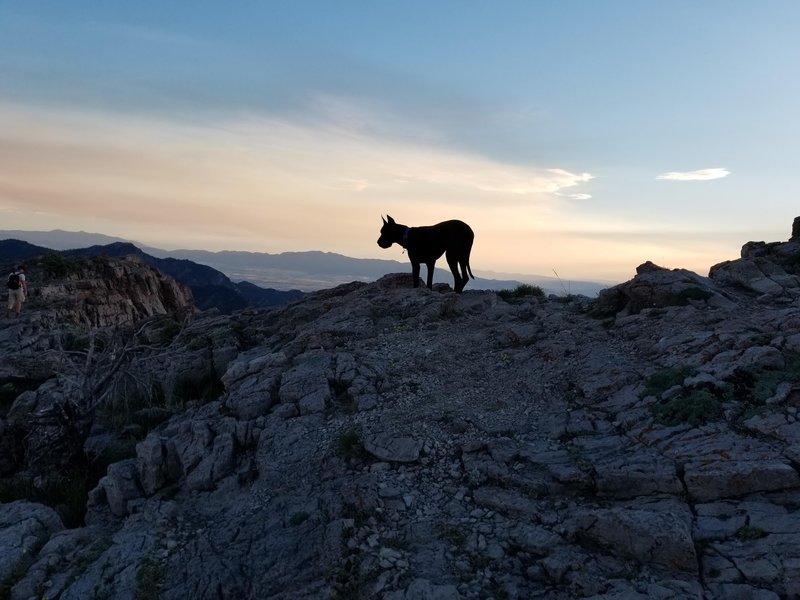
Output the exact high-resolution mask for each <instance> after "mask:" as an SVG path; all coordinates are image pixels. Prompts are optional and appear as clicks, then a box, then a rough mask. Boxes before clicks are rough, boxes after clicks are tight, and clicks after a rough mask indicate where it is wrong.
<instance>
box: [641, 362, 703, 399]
mask: <svg viewBox="0 0 800 600" xmlns="http://www.w3.org/2000/svg"><path fill="white" fill-rule="evenodd" d="M694 374H695V370H694V369H693V368H691V367H686V366H681V367H669V368H667V369H662V370H661V371H658V372H657V373H653V374H652V375H650V377H648V378H647V379H646V380H645V382H644V394H645V396H660V395H661V394H663V393H664V392H666V391H667V390H668V389H670V388H671V387H674V386H676V385H681V384H682V383H683V380H684V379H686V378H687V377H691V376H692V375H694Z"/></svg>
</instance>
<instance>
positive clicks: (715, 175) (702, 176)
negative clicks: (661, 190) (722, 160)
mask: <svg viewBox="0 0 800 600" xmlns="http://www.w3.org/2000/svg"><path fill="white" fill-rule="evenodd" d="M730 174H731V172H730V171H728V169H725V168H722V167H715V168H713V169H698V170H697V171H670V172H669V173H662V174H661V175H659V176H658V177H656V179H667V180H669V181H710V180H712V179H722V178H723V177H727V176H728V175H730Z"/></svg>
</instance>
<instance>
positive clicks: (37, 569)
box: [0, 222, 800, 600]
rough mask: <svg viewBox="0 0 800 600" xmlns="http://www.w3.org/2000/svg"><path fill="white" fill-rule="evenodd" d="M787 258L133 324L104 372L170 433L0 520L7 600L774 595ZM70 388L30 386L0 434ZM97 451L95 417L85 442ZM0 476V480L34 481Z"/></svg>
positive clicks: (320, 299) (794, 545)
mask: <svg viewBox="0 0 800 600" xmlns="http://www.w3.org/2000/svg"><path fill="white" fill-rule="evenodd" d="M795 228H796V229H797V222H796V225H795ZM797 243H798V242H797V235H796V232H795V231H793V236H792V239H790V240H789V241H788V242H783V243H776V244H763V243H749V244H746V245H745V247H744V249H743V253H742V258H740V259H737V260H735V261H729V262H728V263H723V264H722V265H717V266H715V267H714V268H712V270H711V272H710V274H709V277H707V278H706V277H701V276H699V275H697V274H694V273H691V272H689V271H685V270H680V269H676V270H667V269H662V268H660V267H657V266H656V265H653V264H652V263H645V264H644V265H642V266H640V268H639V269H638V273H637V276H636V277H634V279H632V280H631V281H630V282H627V283H625V284H622V285H620V286H617V287H615V288H611V289H609V290H607V291H605V292H603V293H602V294H601V295H600V297H599V298H597V299H596V300H590V299H588V298H583V297H561V298H557V297H550V298H541V297H535V296H527V297H522V298H517V299H511V300H510V301H505V300H503V299H502V298H501V297H499V296H498V295H497V294H495V293H494V292H484V291H475V290H467V291H466V292H465V293H463V294H461V295H455V294H452V293H451V292H449V291H448V290H447V289H445V288H444V287H440V288H439V289H435V290H434V291H432V292H431V291H428V290H426V289H424V288H420V289H412V288H411V287H410V283H411V282H410V279H409V276H408V275H390V276H386V277H384V278H382V279H380V280H378V281H376V282H374V283H370V284H362V283H353V284H349V285H344V286H339V287H337V288H334V289H331V290H324V291H321V292H318V293H315V294H312V295H310V296H309V297H307V298H305V299H303V300H301V301H299V302H296V303H293V304H291V305H288V306H285V307H276V308H272V309H265V310H248V311H243V312H240V313H235V314H234V315H232V316H222V315H218V314H199V315H197V316H195V317H194V318H193V319H192V320H191V322H188V323H186V324H185V325H184V326H183V328H182V329H181V330H180V331H179V332H177V333H176V334H175V335H174V337H172V338H171V339H169V340H161V341H158V340H157V338H158V331H160V329H159V326H158V325H157V324H152V323H151V324H150V325H149V328H148V327H144V329H141V327H142V326H140V331H141V332H142V335H144V336H145V337H146V338H147V343H146V344H144V346H145V347H144V348H142V347H141V345H140V346H136V348H134V347H130V350H129V355H130V356H132V357H135V358H136V360H137V361H138V362H136V363H135V365H136V368H135V370H136V372H137V373H138V374H139V375H140V376H144V375H147V377H148V378H149V379H148V382H149V383H150V384H155V383H158V384H159V385H160V386H161V389H162V392H161V395H159V396H158V398H157V399H154V398H150V399H149V401H148V402H149V404H148V406H145V407H143V408H141V410H153V409H155V408H158V407H156V406H155V404H157V403H160V404H159V406H161V405H165V406H167V407H168V408H169V409H170V411H169V412H168V414H170V415H172V416H171V417H170V418H169V419H168V420H167V421H166V422H163V423H162V424H161V425H155V426H141V425H140V428H139V429H138V430H137V429H133V430H131V431H128V433H127V434H126V435H128V436H129V437H130V436H133V437H134V438H135V440H138V441H137V442H136V444H135V453H133V452H132V453H131V454H130V455H129V457H127V458H124V459H122V460H118V461H113V462H110V464H109V466H108V468H107V470H106V471H105V472H104V474H103V477H102V478H101V479H99V482H98V483H97V485H96V487H94V488H93V489H92V491H91V492H90V494H89V496H88V509H87V512H86V515H85V519H84V522H83V523H82V524H81V526H77V527H76V526H71V527H69V528H67V527H65V526H64V523H63V511H61V510H60V508H59V506H55V507H54V508H49V507H47V506H44V505H43V504H40V503H35V502H31V501H30V500H22V499H21V500H17V501H14V502H9V503H6V504H4V505H2V506H0V556H2V557H3V560H0V581H2V582H5V586H6V587H5V589H6V590H7V595H8V597H10V598H14V599H22V598H25V599H27V598H40V597H43V596H47V597H48V598H64V599H67V598H102V597H114V598H141V597H160V598H185V597H189V596H192V597H197V598H326V597H327V598H382V599H385V600H400V599H412V598H414V599H418V598H420V599H421V598H427V599H437V600H438V599H449V598H498V599H499V598H554V599H559V598H563V599H567V598H595V599H600V598H608V599H610V598H643V599H644V598H704V599H712V598H720V599H722V598H726V599H727V598H763V599H770V598H795V597H798V596H800V530H799V528H798V523H800V519H798V516H799V515H798V514H797V513H798V507H800V476H799V475H798V466H800V421H798V408H800V358H799V357H800V307H798V306H797V295H798V294H800V280H798V279H797V276H798V272H797V271H796V269H795V264H796V261H795V260H794V259H793V258H792V257H793V256H798V255H800V247H797V248H795V245H796V244H797ZM27 318H28V319H33V318H34V316H33V315H29V316H28V317H27ZM5 326H6V328H8V325H7V324H5ZM148 332H149V333H148ZM3 350H4V352H5V351H9V348H8V346H6V347H4V348H3ZM36 351H37V350H36V347H35V346H33V347H32V348H31V349H30V356H31V357H35V356H36ZM132 360H133V359H132ZM117 372H119V373H122V372H123V370H122V369H120V370H118V371H117ZM202 373H205V375H201V374H202ZM192 377H194V379H192ZM75 379H76V378H75V377H73V378H65V377H61V378H59V377H57V376H56V374H55V373H52V376H51V377H49V378H47V379H46V380H45V382H44V383H42V384H41V385H40V386H39V387H38V388H36V389H32V390H29V391H27V392H23V393H22V394H20V395H19V396H18V397H17V398H15V399H14V401H13V404H11V406H10V409H9V412H8V415H7V417H6V418H4V419H2V420H0V428H2V427H6V428H9V427H15V426H20V422H21V421H23V420H24V419H25V418H26V417H27V418H30V417H31V415H36V414H40V413H41V412H42V411H46V410H47V408H48V406H52V405H53V403H54V402H55V400H54V398H62V399H63V398H66V397H68V396H69V395H70V393H73V392H74V389H75V388H73V387H70V386H72V385H74V381H75ZM179 381H183V382H184V383H183V384H178V382H179ZM192 381H194V382H195V383H197V382H198V381H201V382H204V383H203V384H202V385H200V384H197V385H194V386H191V385H189V383H190V382H192ZM170 382H171V383H170ZM187 389H188V391H187ZM70 390H72V392H71V391H70ZM180 390H183V391H182V392H181V393H179V391H180ZM110 397H111V396H106V398H110ZM156 400H157V402H156ZM110 434H111V428H110V427H109V426H108V425H107V424H104V423H103V422H102V419H99V418H96V419H95V420H94V421H93V423H92V424H91V429H90V430H89V431H88V433H87V434H86V439H85V447H86V448H98V447H100V446H101V445H102V444H103V440H105V441H106V443H109V442H108V440H109V439H110V438H109V435H110ZM111 437H112V438H113V435H112V436H111ZM4 439H5V438H4ZM34 439H35V436H34ZM26 443H28V444H30V443H31V442H30V441H28V442H26ZM12 450H13V448H11V449H9V448H5V449H0V461H2V459H3V458H4V455H7V454H8V453H10V452H11V451H12ZM27 450H31V448H26V451H27ZM5 458H6V463H8V464H9V465H10V466H9V467H8V470H7V471H6V479H7V480H11V479H13V478H19V477H20V476H21V475H23V474H24V473H25V472H26V471H30V470H33V469H34V465H31V464H28V463H27V462H26V460H25V457H23V458H19V457H17V458H13V460H12V459H11V458H8V457H7V456H5ZM40 477H41V475H40ZM19 540H23V541H22V543H20V542H19Z"/></svg>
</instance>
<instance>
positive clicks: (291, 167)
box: [0, 0, 800, 282]
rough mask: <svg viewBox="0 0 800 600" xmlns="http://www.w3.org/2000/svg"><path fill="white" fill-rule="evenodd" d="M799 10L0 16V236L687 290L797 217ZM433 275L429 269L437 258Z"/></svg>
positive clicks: (549, 5) (218, 9) (170, 2)
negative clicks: (447, 262)
mask: <svg viewBox="0 0 800 600" xmlns="http://www.w3.org/2000/svg"><path fill="white" fill-rule="evenodd" d="M798 31H800V3H798V2H795V1H793V0H792V1H790V0H786V1H773V0H762V1H760V2H752V1H739V0H705V1H699V0H691V1H689V0H671V1H670V2H647V1H644V0H637V1H632V0H631V1H625V0H602V1H601V0H561V1H558V2H555V1H545V0H525V1H515V0H504V1H502V2H494V1H492V2H490V1H477V0H459V1H451V0H436V1H431V0H403V1H400V0H396V1H395V0H386V1H375V0H365V1H358V2H357V1H350V0H338V1H336V2H330V1H327V0H325V1H322V0H318V1H313V0H307V1H306V0H286V1H277V0H276V1H263V2H256V1H253V0H247V1H245V0H228V1H226V2H211V1H205V0H193V1H192V2H189V1H182V2H178V1H174V0H158V1H151V0H137V2H107V1H97V2H88V1H82V0H70V1H69V2H65V1H63V0H59V1H37V0H26V1H22V0H20V1H7V0H0V229H23V230H36V231H41V230H50V229H66V230H73V231H79V230H81V231H89V232H94V233H104V234H107V235H113V236H119V237H123V238H126V239H131V240H136V241H139V242H142V243H145V244H149V245H152V246H156V247H160V248H165V249H177V248H191V249H206V250H224V249H227V250H248V251H258V252H270V253H275V252H284V251H303V250H323V251H329V252H337V253H341V254H345V255H348V256H353V257H358V258H392V259H396V260H406V257H405V256H403V254H402V249H401V248H400V247H398V246H397V245H395V246H393V247H392V248H391V249H389V250H382V249H381V248H379V247H378V246H377V244H376V240H377V237H378V231H379V229H380V226H381V216H383V215H390V216H392V217H393V218H394V219H395V220H396V221H397V222H399V223H403V224H406V225H409V226H419V225H430V224H434V223H437V222H439V221H444V220H447V219H455V218H457V219H461V220H464V221H466V222H467V223H469V224H470V225H471V226H472V228H473V230H474V231H475V245H474V247H473V251H472V257H471V260H470V262H471V265H472V268H473V271H474V272H475V273H476V274H481V275H484V276H486V275H487V274H490V273H491V272H501V273H528V274H538V275H552V274H553V272H555V273H557V274H558V276H559V277H560V278H561V279H563V280H567V281H568V280H582V279H589V280H594V281H603V282H621V281H626V280H628V279H630V278H631V277H632V276H633V275H634V274H635V269H636V266H637V265H639V264H641V263H643V262H645V261H647V260H650V261H653V262H655V263H657V264H660V265H662V266H665V267H668V268H687V269H690V270H693V271H695V272H697V273H699V274H701V275H706V274H707V273H708V269H709V267H710V266H712V265H713V264H716V263H718V262H721V261H724V260H731V259H735V258H738V257H739V251H740V248H741V246H742V245H743V244H744V243H745V242H747V241H749V240H765V241H779V240H786V239H788V237H789V235H790V233H791V225H792V220H793V219H794V217H795V216H798V215H800V204H799V203H798V202H797V200H796V198H797V188H798V187H799V185H798V184H800V181H798V180H799V179H800V164H798V163H799V162H800V152H798V150H800V118H798V115H797V110H798V107H800V35H797V32H798ZM440 266H444V262H443V261H442V265H440Z"/></svg>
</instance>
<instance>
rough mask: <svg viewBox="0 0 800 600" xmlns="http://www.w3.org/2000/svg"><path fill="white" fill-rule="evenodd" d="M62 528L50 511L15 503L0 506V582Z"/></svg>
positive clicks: (34, 504)
mask: <svg viewBox="0 0 800 600" xmlns="http://www.w3.org/2000/svg"><path fill="white" fill-rule="evenodd" d="M63 528H64V525H63V523H62V522H61V519H60V518H59V517H58V514H57V513H56V511H54V510H53V509H52V508H49V507H47V506H44V505H42V504H36V503H34V502H27V501H25V500H17V501H16V502H10V503H8V504H0V581H6V580H7V579H8V578H9V577H10V576H11V575H12V574H13V573H15V571H16V570H17V569H18V568H19V567H20V566H21V565H24V562H26V561H29V560H32V557H33V556H35V554H36V552H38V551H39V548H41V547H42V546H43V545H44V544H45V543H46V542H47V541H48V540H49V539H50V537H51V536H52V535H54V534H55V533H57V532H59V531H61V530H62V529H63Z"/></svg>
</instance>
